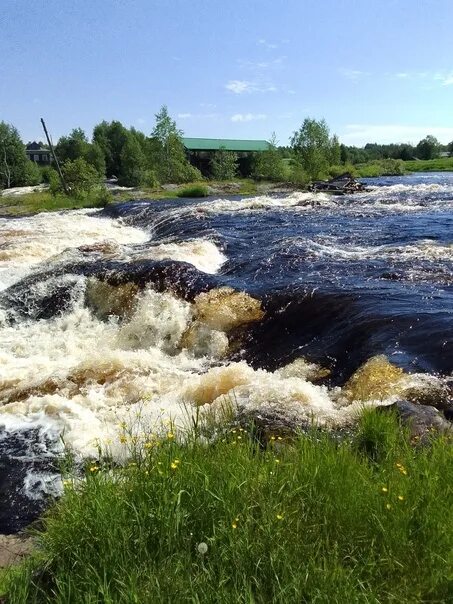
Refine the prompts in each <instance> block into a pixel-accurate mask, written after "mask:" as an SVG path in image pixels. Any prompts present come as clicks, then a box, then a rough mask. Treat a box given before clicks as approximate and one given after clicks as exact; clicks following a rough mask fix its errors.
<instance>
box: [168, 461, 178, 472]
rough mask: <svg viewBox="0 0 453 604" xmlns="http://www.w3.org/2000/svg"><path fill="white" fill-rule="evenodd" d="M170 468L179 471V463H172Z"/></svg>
mask: <svg viewBox="0 0 453 604" xmlns="http://www.w3.org/2000/svg"><path fill="white" fill-rule="evenodd" d="M170 468H171V469H172V470H177V469H178V464H177V463H175V462H174V461H172V462H171V464H170Z"/></svg>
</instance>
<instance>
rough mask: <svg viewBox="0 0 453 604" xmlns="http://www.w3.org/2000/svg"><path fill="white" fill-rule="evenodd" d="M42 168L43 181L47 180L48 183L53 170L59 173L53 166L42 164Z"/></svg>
mask: <svg viewBox="0 0 453 604" xmlns="http://www.w3.org/2000/svg"><path fill="white" fill-rule="evenodd" d="M40 170H41V182H45V183H46V184H49V183H50V179H51V173H52V172H55V174H57V171H56V170H55V168H53V167H52V166H42V167H41V168H40ZM57 177H58V174H57Z"/></svg>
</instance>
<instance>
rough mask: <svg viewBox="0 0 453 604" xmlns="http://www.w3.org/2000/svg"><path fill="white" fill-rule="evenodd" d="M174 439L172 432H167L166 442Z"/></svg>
mask: <svg viewBox="0 0 453 604" xmlns="http://www.w3.org/2000/svg"><path fill="white" fill-rule="evenodd" d="M174 437H175V435H174V434H173V432H167V438H168V440H172V439H173V438H174Z"/></svg>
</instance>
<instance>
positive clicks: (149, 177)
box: [143, 170, 159, 189]
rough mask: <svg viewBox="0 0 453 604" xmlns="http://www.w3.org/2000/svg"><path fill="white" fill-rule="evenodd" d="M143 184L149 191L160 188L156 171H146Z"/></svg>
mask: <svg viewBox="0 0 453 604" xmlns="http://www.w3.org/2000/svg"><path fill="white" fill-rule="evenodd" d="M143 184H144V185H145V187H148V188H149V189H156V188H157V187H158V186H159V181H158V180H157V175H156V172H155V171H154V170H145V173H144V175H143Z"/></svg>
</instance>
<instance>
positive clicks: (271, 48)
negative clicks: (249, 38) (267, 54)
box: [258, 38, 278, 50]
mask: <svg viewBox="0 0 453 604" xmlns="http://www.w3.org/2000/svg"><path fill="white" fill-rule="evenodd" d="M258 44H261V46H265V47H266V48H269V49H270V50H273V49H274V48H278V44H275V43H273V42H272V43H271V42H268V41H267V40H265V39H264V38H261V39H260V40H258Z"/></svg>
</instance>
